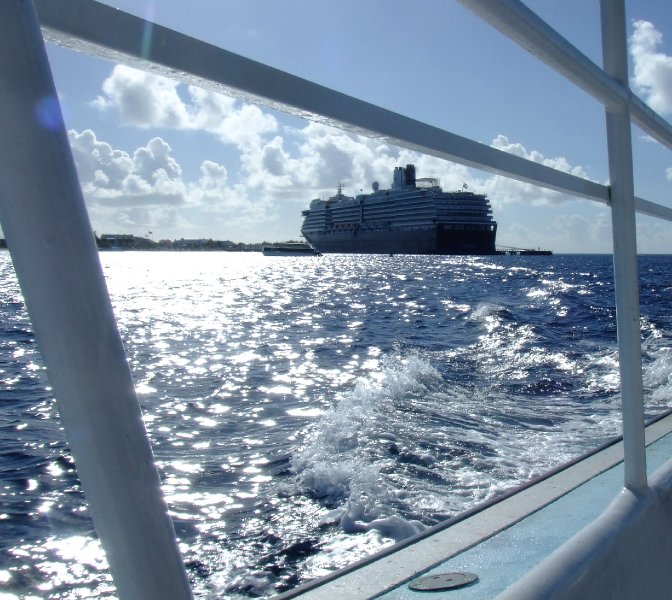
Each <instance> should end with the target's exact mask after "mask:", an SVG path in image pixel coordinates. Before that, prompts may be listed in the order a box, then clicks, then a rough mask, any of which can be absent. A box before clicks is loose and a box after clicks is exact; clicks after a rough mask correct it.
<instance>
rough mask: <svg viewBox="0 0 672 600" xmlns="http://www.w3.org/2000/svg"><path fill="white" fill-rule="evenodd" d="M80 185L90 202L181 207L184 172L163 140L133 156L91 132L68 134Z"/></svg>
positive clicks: (153, 141)
mask: <svg viewBox="0 0 672 600" xmlns="http://www.w3.org/2000/svg"><path fill="white" fill-rule="evenodd" d="M68 137H69V139H70V146H71V148H72V153H73V156H74V159H75V164H76V166H77V172H78V174H79V179H80V183H81V185H82V190H83V192H84V195H85V196H86V197H87V199H88V200H91V201H97V202H100V203H107V204H112V205H115V206H120V205H122V204H127V205H128V204H133V205H142V204H145V205H147V204H159V205H165V204H181V203H183V202H185V201H186V195H185V192H186V190H185V187H184V184H183V182H182V179H181V175H182V169H181V168H180V165H179V164H178V163H177V161H176V160H175V159H174V158H173V156H172V154H171V148H170V146H169V145H168V144H167V143H166V142H165V141H163V140H162V139H161V138H159V137H155V138H153V139H151V140H150V141H149V142H148V143H147V145H146V146H144V147H141V148H138V149H137V150H135V152H134V153H133V155H132V156H131V155H129V154H128V153H127V152H124V151H123V150H116V149H114V148H112V146H110V144H108V143H107V142H104V141H100V140H98V139H97V138H96V134H95V133H94V132H93V131H91V130H90V129H86V130H84V131H83V132H81V133H78V132H77V131H74V130H70V131H69V132H68Z"/></svg>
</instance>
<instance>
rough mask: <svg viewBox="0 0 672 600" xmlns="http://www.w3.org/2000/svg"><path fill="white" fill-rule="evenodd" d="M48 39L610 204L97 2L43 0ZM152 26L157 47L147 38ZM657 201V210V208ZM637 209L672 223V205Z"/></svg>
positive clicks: (543, 172)
mask: <svg viewBox="0 0 672 600" xmlns="http://www.w3.org/2000/svg"><path fill="white" fill-rule="evenodd" d="M36 7H37V9H38V13H39V16H40V20H41V23H42V27H43V33H44V36H45V39H46V40H47V41H49V42H52V43H56V44H59V45H61V46H64V47H67V48H71V49H74V50H78V51H82V52H86V53H88V54H91V55H94V56H98V57H100V58H105V59H108V60H113V61H117V62H121V63H125V64H128V65H130V66H135V67H138V68H141V69H143V70H146V71H149V72H152V73H155V74H158V75H163V76H167V77H171V78H173V79H176V80H178V81H181V82H184V83H188V84H193V85H197V86H199V87H202V88H205V89H209V90H213V91H216V92H220V93H225V94H228V95H232V96H234V97H237V98H240V99H243V100H246V101H250V102H254V103H256V104H261V105H264V106H268V107H271V108H274V109H278V110H282V111H285V112H288V113H291V114H294V115H297V116H300V117H304V118H307V119H311V120H314V121H318V122H322V123H326V124H329V125H333V126H336V127H339V128H341V129H345V130H347V131H351V132H354V133H358V134H362V135H366V136H369V137H374V138H379V139H383V140H385V141H387V142H389V143H392V144H395V145H398V146H402V147H405V148H409V149H411V150H416V151H418V152H422V153H425V154H429V155H432V156H437V157H439V158H443V159H446V160H450V161H453V162H458V163H461V164H464V165H467V166H469V167H474V168H477V169H482V170H485V171H489V172H491V173H495V174H498V175H502V176H506V177H511V178H513V179H517V180H519V181H525V182H528V183H532V184H535V185H539V186H541V187H545V188H549V189H553V190H556V191H560V192H565V193H568V194H571V195H575V196H580V197H584V198H589V199H591V200H595V201H598V202H602V203H605V204H608V203H609V190H608V188H607V186H604V185H601V184H599V183H596V182H593V181H589V180H587V179H583V178H581V177H577V176H575V175H571V174H569V173H565V172H562V171H558V170H556V169H552V168H550V167H547V166H546V165H542V164H540V163H536V162H533V161H529V160H526V159H524V158H521V157H519V156H515V155H513V154H509V153H507V152H503V151H501V150H497V149H495V148H492V147H490V146H487V145H485V144H480V143H478V142H475V141H473V140H470V139H467V138H464V137H461V136H458V135H456V134H453V133H450V132H448V131H445V130H442V129H439V128H437V127H433V126H431V125H427V124H426V123H422V122H420V121H417V120H415V119H411V118H409V117H406V116H403V115H400V114H398V113H395V112H392V111H390V110H387V109H384V108H381V107H378V106H375V105H373V104H370V103H368V102H364V101H362V100H359V99H357V98H353V97H352V96H348V95H346V94H342V93H340V92H337V91H334V90H331V89H329V88H326V87H324V86H321V85H318V84H315V83H313V82H310V81H307V80H305V79H302V78H300V77H297V76H295V75H291V74H289V73H286V72H283V71H280V70H278V69H274V68H272V67H269V66H267V65H264V64H261V63H258V62H256V61H253V60H250V59H247V58H245V57H242V56H239V55H237V54H234V53H232V52H228V51H226V50H223V49H221V48H218V47H216V46H213V45H211V44H207V43H205V42H202V41H200V40H197V39H194V38H191V37H189V36H186V35H184V34H181V33H179V32H176V31H173V30H171V29H168V28H166V27H163V26H160V25H157V24H154V23H150V22H148V21H145V20H144V19H141V18H139V17H136V16H134V15H130V14H128V13H125V12H123V11H120V10H117V9H114V8H111V7H109V6H107V5H104V4H100V3H98V2H94V1H93V0H36ZM149 26H151V28H152V45H151V47H150V48H149V49H148V51H147V52H143V49H142V40H143V35H144V32H145V31H146V30H147V27H149ZM654 207H655V208H654ZM637 210H638V211H640V212H643V213H645V214H650V215H655V216H658V217H661V218H664V219H667V220H670V221H672V209H669V208H667V207H664V206H659V205H655V204H653V203H650V202H647V203H643V204H641V207H640V204H639V203H638V204H637Z"/></svg>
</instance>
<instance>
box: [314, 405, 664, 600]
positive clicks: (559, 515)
mask: <svg viewBox="0 0 672 600" xmlns="http://www.w3.org/2000/svg"><path fill="white" fill-rule="evenodd" d="M671 433H672V415H667V416H666V417H664V418H662V419H660V420H659V421H657V422H655V423H653V424H651V425H649V427H647V430H646V442H647V471H648V473H649V474H652V473H653V472H654V471H655V470H656V469H658V468H659V467H661V466H662V465H663V464H664V463H665V462H666V461H667V460H668V459H669V457H670V456H672V435H670V434H671ZM622 457H623V445H622V442H618V443H616V444H614V445H612V446H609V447H608V448H606V449H604V450H602V451H600V452H598V453H597V454H594V455H592V456H589V457H588V458H586V459H585V460H582V461H580V462H578V463H576V464H574V465H573V466H571V467H569V468H567V469H564V470H562V471H559V472H557V473H556V474H554V475H553V476H551V477H549V478H548V479H545V480H543V481H541V482H539V483H537V484H536V485H533V486H531V487H528V488H526V489H523V490H521V491H520V492H518V493H516V494H513V495H511V496H509V497H507V498H506V499H504V500H503V501H501V502H498V503H497V504H494V505H492V506H490V507H488V508H486V509H485V510H483V511H480V512H478V513H476V514H473V515H472V516H470V517H468V518H466V519H464V520H462V521H459V522H458V523H456V524H455V525H453V526H451V527H449V528H446V529H443V530H441V531H439V532H437V533H436V534H434V535H432V536H429V537H427V538H424V539H421V540H418V541H417V542H415V543H412V544H409V545H408V546H406V547H404V548H402V549H400V550H398V551H397V552H394V553H392V554H389V555H387V556H382V557H381V558H379V559H378V560H376V561H374V562H370V563H366V562H365V563H364V564H363V565H362V566H361V567H359V568H355V569H353V570H349V571H348V572H346V573H344V574H343V575H341V576H340V577H336V578H334V579H333V580H330V581H327V582H325V583H324V584H322V585H321V586H319V587H317V588H315V589H312V590H307V591H306V592H305V593H304V594H302V596H301V597H303V598H335V597H339V598H360V599H361V598H371V597H381V598H386V599H398V600H403V599H410V598H419V597H426V596H425V594H427V593H428V592H422V591H414V590H411V589H410V588H409V587H408V583H409V581H412V580H414V579H416V578H417V577H419V576H423V575H432V574H439V573H448V572H469V573H475V574H476V575H477V576H478V578H479V579H478V581H477V582H475V583H473V584H471V585H468V586H466V587H462V588H459V589H453V590H449V591H443V592H432V593H431V597H432V598H450V599H451V600H472V599H473V600H476V599H479V600H482V599H487V598H494V597H496V596H497V595H498V594H499V593H501V592H503V591H504V590H505V589H507V588H508V587H509V586H510V585H511V584H513V583H514V582H516V581H517V580H518V579H520V578H521V577H522V576H523V575H524V574H525V573H527V572H528V571H529V570H530V569H531V568H533V567H535V566H536V565H537V564H539V563H540V562H541V561H542V560H543V559H545V558H546V557H547V556H549V555H550V554H551V553H552V552H553V551H555V550H556V549H557V548H559V547H560V546H561V545H562V544H563V543H564V542H566V541H567V540H568V539H569V538H571V537H572V536H573V535H574V534H576V533H578V532H579V531H580V530H581V529H583V528H584V527H585V526H587V525H588V524H590V523H591V521H593V520H594V519H595V518H596V517H597V516H599V515H600V514H601V513H603V512H604V511H605V509H606V508H607V507H608V506H609V505H610V504H611V502H612V501H613V500H614V499H615V498H616V496H618V495H619V493H620V492H621V491H622V489H623V462H622Z"/></svg>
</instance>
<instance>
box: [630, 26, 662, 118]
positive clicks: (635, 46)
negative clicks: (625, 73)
mask: <svg viewBox="0 0 672 600" xmlns="http://www.w3.org/2000/svg"><path fill="white" fill-rule="evenodd" d="M662 43H663V35H662V33H660V32H659V31H658V30H657V29H656V28H655V27H654V26H653V24H651V23H649V22H648V21H635V22H634V32H633V34H632V36H631V37H630V54H631V56H632V60H633V66H634V76H633V77H632V81H631V84H632V86H633V88H634V90H635V91H636V92H637V93H638V94H641V95H642V96H643V99H644V101H645V102H646V103H647V104H649V106H651V108H653V109H654V110H655V111H656V112H659V113H661V114H662V115H667V114H671V113H672V57H671V56H668V55H667V54H663V53H662V52H659V48H660V46H661V44H662Z"/></svg>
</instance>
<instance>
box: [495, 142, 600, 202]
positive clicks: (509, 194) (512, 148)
mask: <svg viewBox="0 0 672 600" xmlns="http://www.w3.org/2000/svg"><path fill="white" fill-rule="evenodd" d="M491 146H492V147H493V148H496V149H497V150H502V151H503V152H509V153H510V154H515V155H516V156H520V157H521V158H525V159H527V160H531V161H533V162H536V163H540V164H542V165H545V166H547V167H550V168H552V169H557V170H558V171H563V172H564V173H570V174H571V175H576V176H577V177H582V178H583V179H590V177H588V174H587V173H586V171H585V170H584V169H583V167H581V166H572V165H570V164H569V162H568V161H567V159H566V158H564V157H562V156H559V157H554V158H546V157H545V156H544V155H543V154H542V153H541V152H539V151H537V150H531V151H528V150H527V149H526V148H525V146H523V145H522V144H520V143H516V142H510V141H509V139H508V138H507V137H506V136H504V135H498V136H497V137H496V138H495V139H494V140H493V141H492V144H491ZM482 186H483V188H484V190H485V191H487V193H488V194H490V196H491V198H492V201H493V205H494V206H495V207H496V208H497V207H500V206H503V205H505V204H513V203H527V204H530V205H533V206H544V205H553V204H557V203H559V202H567V201H569V200H574V199H575V198H574V197H573V196H569V195H567V194H562V193H560V192H556V191H554V190H549V189H547V188H542V187H539V186H536V185H532V184H531V183H525V182H523V181H517V180H515V179H510V178H508V177H502V176H500V175H495V176H492V177H488V178H487V179H485V180H484V181H483V182H482Z"/></svg>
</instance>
